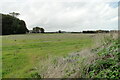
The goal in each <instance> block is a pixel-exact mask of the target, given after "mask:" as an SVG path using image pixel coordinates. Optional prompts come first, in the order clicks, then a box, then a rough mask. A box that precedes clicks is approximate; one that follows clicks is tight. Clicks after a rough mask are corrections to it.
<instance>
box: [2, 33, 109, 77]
mask: <svg viewBox="0 0 120 80" xmlns="http://www.w3.org/2000/svg"><path fill="white" fill-rule="evenodd" d="M109 38H110V34H107V33H106V34H70V33H61V34H59V33H58V34H57V33H56V34H25V35H8V36H2V64H3V65H2V76H3V78H41V77H42V78H68V77H81V76H83V77H84V75H82V72H84V71H83V70H84V68H85V67H86V66H87V65H88V64H91V62H92V61H93V60H94V59H96V58H98V55H96V54H95V53H97V52H99V51H100V50H102V49H103V47H104V46H102V45H103V44H104V42H105V39H109ZM97 47H99V48H100V47H102V48H100V49H98V50H94V49H96V48H97ZM91 50H92V52H91Z"/></svg>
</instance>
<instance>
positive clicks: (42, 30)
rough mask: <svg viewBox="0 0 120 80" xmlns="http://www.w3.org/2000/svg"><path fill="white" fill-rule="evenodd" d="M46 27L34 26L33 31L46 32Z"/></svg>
mask: <svg viewBox="0 0 120 80" xmlns="http://www.w3.org/2000/svg"><path fill="white" fill-rule="evenodd" d="M44 31H45V30H44V29H43V28H40V27H34V28H33V33H44Z"/></svg>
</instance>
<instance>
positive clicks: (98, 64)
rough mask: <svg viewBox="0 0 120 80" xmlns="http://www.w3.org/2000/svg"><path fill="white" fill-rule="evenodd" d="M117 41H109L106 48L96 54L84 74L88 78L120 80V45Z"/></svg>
mask: <svg viewBox="0 0 120 80" xmlns="http://www.w3.org/2000/svg"><path fill="white" fill-rule="evenodd" d="M118 42H119V41H118V40H109V42H108V43H111V44H110V45H109V46H108V47H106V48H103V50H101V51H99V52H98V53H97V54H98V55H99V58H98V59H96V60H95V61H94V62H93V63H92V64H91V65H90V67H89V69H88V71H87V72H86V74H87V77H89V78H112V79H113V78H114V79H120V52H119V51H118V49H119V48H120V44H119V43H118Z"/></svg>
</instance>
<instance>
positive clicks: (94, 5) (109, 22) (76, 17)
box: [0, 0, 119, 32]
mask: <svg viewBox="0 0 120 80" xmlns="http://www.w3.org/2000/svg"><path fill="white" fill-rule="evenodd" d="M118 2H119V0H1V1H0V8H1V9H0V13H4V14H8V13H11V12H17V13H20V15H19V16H18V18H19V19H21V20H24V21H25V22H26V25H27V28H28V29H29V30H32V28H33V27H36V26H38V27H43V28H44V29H45V31H47V32H49V31H58V30H62V31H77V32H79V31H83V30H100V29H102V30H117V29H118V7H119V6H118Z"/></svg>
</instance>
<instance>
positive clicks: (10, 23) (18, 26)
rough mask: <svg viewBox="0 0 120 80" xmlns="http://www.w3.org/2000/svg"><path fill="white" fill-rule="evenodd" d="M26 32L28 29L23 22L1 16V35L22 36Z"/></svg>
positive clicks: (8, 16)
mask: <svg viewBox="0 0 120 80" xmlns="http://www.w3.org/2000/svg"><path fill="white" fill-rule="evenodd" d="M26 32H28V29H27V27H26V24H25V22H24V21H23V20H20V19H18V18H16V17H13V16H10V15H5V14H2V35H9V34H24V33H26Z"/></svg>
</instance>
